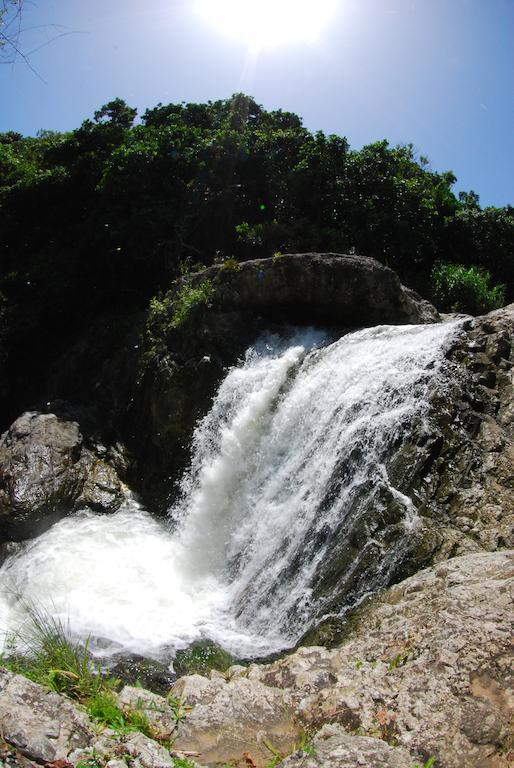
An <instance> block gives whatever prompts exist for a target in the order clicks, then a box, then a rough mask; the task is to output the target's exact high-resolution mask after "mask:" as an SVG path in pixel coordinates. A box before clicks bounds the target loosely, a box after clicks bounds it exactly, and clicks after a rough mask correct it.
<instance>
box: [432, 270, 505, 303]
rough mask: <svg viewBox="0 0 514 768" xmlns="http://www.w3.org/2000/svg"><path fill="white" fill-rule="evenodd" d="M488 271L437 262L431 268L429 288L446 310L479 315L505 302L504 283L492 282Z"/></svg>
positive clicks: (436, 300)
mask: <svg viewBox="0 0 514 768" xmlns="http://www.w3.org/2000/svg"><path fill="white" fill-rule="evenodd" d="M490 283H491V275H490V273H489V272H487V271H486V270H484V269H480V268H479V267H467V268H466V267H464V266H463V265H462V264H443V263H441V262H438V263H437V264H435V265H434V267H433V269H432V291H433V295H434V300H435V302H436V304H437V306H438V307H439V308H440V309H442V310H445V311H447V312H468V313H470V314H472V315H481V314H485V313H486V312H490V311H491V310H493V309H499V308H500V307H502V306H503V305H504V304H505V294H506V288H505V286H504V285H501V284H500V285H495V286H491V284H490Z"/></svg>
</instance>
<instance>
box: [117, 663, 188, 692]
mask: <svg viewBox="0 0 514 768" xmlns="http://www.w3.org/2000/svg"><path fill="white" fill-rule="evenodd" d="M108 672H109V674H110V675H112V676H113V677H115V678H118V679H119V680H120V681H121V682H122V683H124V684H126V685H137V684H139V685H141V686H142V687H143V688H146V689H147V690H149V691H153V693H158V694H159V695H160V696H165V695H166V694H167V693H169V690H170V688H171V686H172V685H173V683H174V682H175V679H176V678H175V674H174V673H173V672H170V669H169V667H168V665H167V664H166V663H164V662H161V661H157V660H155V659H148V658H146V657H144V656H139V655H138V654H133V655H131V656H121V657H118V658H117V659H116V660H115V663H114V665H110V666H109V669H108Z"/></svg>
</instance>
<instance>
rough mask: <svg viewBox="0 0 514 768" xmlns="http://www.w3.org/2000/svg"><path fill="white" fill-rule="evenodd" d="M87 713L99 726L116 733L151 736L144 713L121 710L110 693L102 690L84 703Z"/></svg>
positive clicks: (135, 710)
mask: <svg viewBox="0 0 514 768" xmlns="http://www.w3.org/2000/svg"><path fill="white" fill-rule="evenodd" d="M86 709H87V711H88V713H89V714H90V715H91V717H93V718H94V719H95V720H96V721H97V722H98V723H100V725H103V726H105V727H106V728H112V730H113V731H117V732H118V733H128V732H130V731H141V733H144V734H145V736H150V737H151V736H152V729H151V727H150V723H149V722H148V718H147V717H146V715H145V713H144V712H142V711H141V710H138V709H128V710H122V709H120V707H119V706H118V704H117V701H116V698H115V696H114V695H113V693H112V691H110V690H108V689H105V688H104V689H103V690H101V691H99V692H98V693H97V694H96V695H95V696H93V697H92V698H90V699H89V700H88V701H87V703H86Z"/></svg>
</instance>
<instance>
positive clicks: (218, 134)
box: [0, 94, 514, 378]
mask: <svg viewBox="0 0 514 768" xmlns="http://www.w3.org/2000/svg"><path fill="white" fill-rule="evenodd" d="M135 116H136V111H135V110H134V109H131V108H130V107H128V106H127V105H126V104H125V103H124V102H123V101H122V100H120V99H115V100H114V101H112V102H110V103H109V104H106V105H104V106H103V107H101V108H100V109H99V110H98V111H97V112H95V114H94V119H93V120H86V121H85V122H84V123H83V124H82V125H81V126H80V127H79V128H78V129H77V130H75V131H72V132H70V133H66V134H59V133H53V132H49V131H42V132H40V134H39V135H38V136H37V137H35V138H23V137H22V136H20V135H19V134H17V133H14V132H8V133H4V134H0V216H1V230H0V231H1V235H0V258H1V265H0V292H1V299H0V344H1V336H2V334H3V336H4V342H3V348H4V349H5V348H6V347H7V348H8V349H9V361H10V362H9V365H10V366H12V367H16V366H17V365H18V364H19V363H20V357H21V356H23V357H26V355H27V354H29V355H31V356H32V358H33V359H34V361H35V362H34V371H35V372H37V371H41V370H43V369H44V368H47V367H48V356H49V355H50V356H53V357H54V358H55V357H56V356H57V355H58V354H59V352H61V351H62V350H64V349H65V348H66V347H67V345H68V344H69V343H70V341H72V340H75V339H76V338H78V336H79V335H80V333H81V332H82V331H83V330H84V329H85V328H88V327H89V325H90V323H91V322H92V320H93V319H94V318H97V317H99V316H102V315H105V314H106V313H111V314H112V313H126V312H127V311H128V310H130V311H132V310H136V309H138V308H141V307H143V306H145V305H146V304H147V302H148V299H149V298H150V297H152V296H155V295H157V294H158V292H159V291H160V290H164V289H165V288H166V287H167V286H168V285H169V282H170V280H171V279H172V278H173V277H175V276H176V275H178V274H179V273H180V271H181V270H183V269H184V268H188V267H189V268H190V267H191V266H193V265H195V264H197V263H200V264H211V263H212V262H214V261H219V260H225V259H236V260H242V259H248V258H253V257H259V256H271V255H272V254H273V253H274V252H276V251H281V252H287V251H312V250H317V251H339V252H349V251H350V250H351V249H353V250H354V251H355V252H357V253H362V254H364V255H369V256H373V257H375V258H377V259H379V260H380V261H382V262H384V263H386V264H388V265H390V266H391V267H393V268H394V269H396V270H397V271H398V272H399V273H400V275H401V276H402V278H403V280H404V282H406V283H407V284H410V285H413V286H414V287H417V288H419V289H421V290H422V291H423V292H424V293H426V292H427V290H426V288H427V285H428V281H429V277H430V273H431V269H432V267H433V265H434V263H435V262H436V261H439V260H444V261H453V262H456V263H459V264H462V265H464V266H466V267H469V266H471V265H476V266H478V267H481V268H484V269H487V270H489V271H490V273H491V275H492V279H493V281H494V282H503V283H506V284H507V285H512V284H513V282H514V281H512V265H513V258H514V257H513V252H514V248H513V232H514V209H513V208H511V207H506V208H485V209H482V208H480V205H479V203H478V198H477V196H476V195H475V194H474V193H469V194H463V195H461V196H460V198H457V197H456V196H455V195H454V193H453V192H452V185H453V183H454V182H455V177H454V176H453V174H452V173H451V172H447V173H436V172H434V171H432V170H430V168H429V167H428V164H427V161H426V160H425V159H423V158H417V157H416V155H415V152H414V150H413V147H412V146H410V145H409V146H400V147H391V146H389V145H388V143H387V142H386V141H379V142H376V143H374V144H370V145H368V146H366V147H364V148H363V149H361V150H359V151H355V150H351V149H350V148H349V146H348V142H347V141H346V139H345V138H342V137H340V136H334V135H330V136H326V135H325V134H323V133H322V132H317V133H314V134H313V133H311V132H309V131H308V130H307V129H306V128H304V127H303V126H302V122H301V120H300V118H299V117H297V116H296V115H294V114H291V113H288V112H283V111H281V110H278V111H274V112H268V111H265V110H264V109H262V108H261V107H260V106H258V105H257V104H256V103H255V102H254V101H253V99H251V98H249V97H247V96H244V95H242V94H236V95H235V96H233V97H232V98H231V99H228V100H225V101H217V102H214V103H211V102H209V103H207V104H168V105H162V104H159V105H158V106H157V107H155V108H154V109H149V110H147V111H146V112H145V114H144V115H143V116H142V119H141V123H140V124H138V125H134V119H135ZM43 357H44V359H43ZM35 378H37V375H36V376H35Z"/></svg>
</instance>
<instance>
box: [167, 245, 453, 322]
mask: <svg viewBox="0 0 514 768" xmlns="http://www.w3.org/2000/svg"><path fill="white" fill-rule="evenodd" d="M206 280H207V281H209V282H210V283H211V284H212V287H213V293H212V297H211V301H212V305H213V307H214V308H218V309H221V310H222V311H223V312H231V311H236V312H239V313H243V314H245V315H248V314H253V315H258V316H261V317H265V318H267V319H268V321H270V320H280V321H285V322H287V323H294V322H307V323H309V324H311V323H312V324H316V323H317V324H325V325H335V326H343V327H348V328H358V327H360V326H370V325H379V324H381V323H397V324H401V323H428V322H436V320H437V319H438V315H437V312H436V310H435V309H434V307H432V306H431V304H429V303H428V302H427V301H424V300H422V299H421V298H420V297H419V296H417V295H416V294H415V293H414V292H413V291H411V290H409V289H407V288H405V287H404V286H403V285H402V284H401V283H400V280H399V278H398V275H397V274H396V272H393V270H392V269H389V268H388V267H385V266H384V265H383V264H380V263H379V262H378V261H376V260H375V259H370V258H367V257H365V256H352V255H346V254H339V253H294V254H293V253H288V254H284V255H279V256H276V257H275V258H272V259H255V260H253V261H245V262H242V263H240V264H239V265H237V266H234V267H232V266H230V265H229V266H228V267H227V266H224V265H221V266H214V267H209V268H207V269H205V270H202V272H199V273H197V274H194V275H190V276H188V277H186V278H184V279H183V281H182V282H181V283H179V285H184V284H185V285H191V286H193V287H194V286H198V285H200V284H201V283H202V282H204V281H206Z"/></svg>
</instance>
